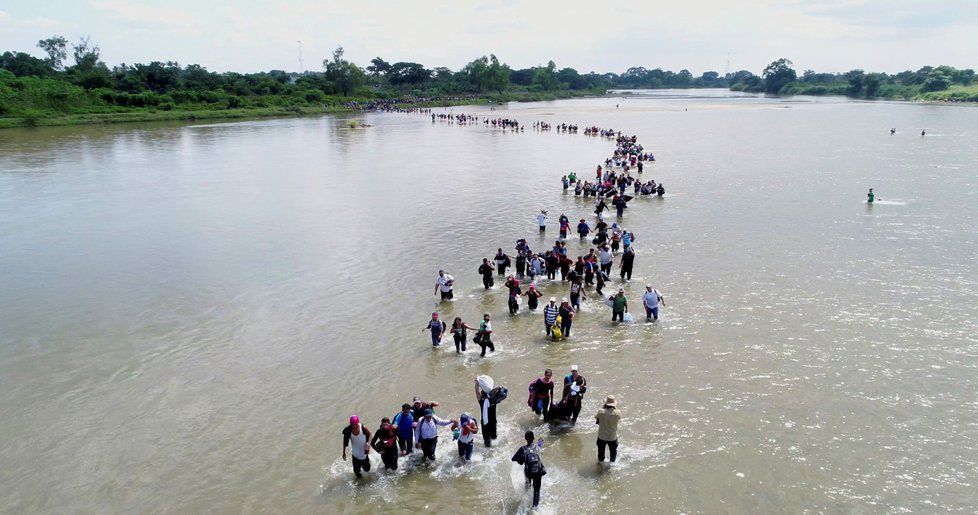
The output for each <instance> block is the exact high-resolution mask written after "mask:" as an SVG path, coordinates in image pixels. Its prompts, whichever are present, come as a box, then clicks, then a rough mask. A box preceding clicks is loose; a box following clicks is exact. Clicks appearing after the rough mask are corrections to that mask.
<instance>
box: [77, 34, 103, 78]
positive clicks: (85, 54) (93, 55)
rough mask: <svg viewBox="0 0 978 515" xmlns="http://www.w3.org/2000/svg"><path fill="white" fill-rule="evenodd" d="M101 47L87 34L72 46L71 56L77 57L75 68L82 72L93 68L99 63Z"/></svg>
mask: <svg viewBox="0 0 978 515" xmlns="http://www.w3.org/2000/svg"><path fill="white" fill-rule="evenodd" d="M100 51H101V49H100V48H99V46H98V45H97V44H95V43H92V40H91V39H90V38H89V37H88V36H85V37H83V38H81V39H80V40H78V43H76V44H74V45H72V46H71V56H72V57H73V58H74V59H75V69H76V70H78V71H81V72H87V71H91V70H93V69H94V68H95V67H96V66H97V65H98V63H99V52H100Z"/></svg>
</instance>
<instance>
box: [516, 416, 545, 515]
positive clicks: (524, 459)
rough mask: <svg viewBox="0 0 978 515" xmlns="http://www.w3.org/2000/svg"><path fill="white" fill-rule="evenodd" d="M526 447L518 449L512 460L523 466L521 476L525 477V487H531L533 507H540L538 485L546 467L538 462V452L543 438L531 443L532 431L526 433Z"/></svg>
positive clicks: (541, 446)
mask: <svg viewBox="0 0 978 515" xmlns="http://www.w3.org/2000/svg"><path fill="white" fill-rule="evenodd" d="M523 436H524V437H525V438H526V445H524V446H522V447H520V448H519V449H518V450H517V451H516V454H514V455H513V460H512V461H515V462H516V463H519V464H520V465H523V474H524V475H525V476H526V485H527V486H530V485H531V484H532V485H533V507H534V508H535V507H537V506H539V505H540V483H541V480H542V479H543V476H545V475H546V474H547V467H544V466H543V461H541V460H540V450H541V449H543V438H541V439H540V440H539V441H537V442H536V443H535V444H534V443H533V440H534V438H535V437H534V435H533V431H527V432H526V434H525V435H523Z"/></svg>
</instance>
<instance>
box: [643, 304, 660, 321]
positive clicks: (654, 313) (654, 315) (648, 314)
mask: <svg viewBox="0 0 978 515" xmlns="http://www.w3.org/2000/svg"><path fill="white" fill-rule="evenodd" d="M645 318H646V319H650V318H651V319H652V320H658V319H659V306H656V307H654V308H650V307H648V306H645Z"/></svg>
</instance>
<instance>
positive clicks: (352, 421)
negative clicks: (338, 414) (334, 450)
mask: <svg viewBox="0 0 978 515" xmlns="http://www.w3.org/2000/svg"><path fill="white" fill-rule="evenodd" d="M359 423H360V417H358V416H356V415H353V416H352V417H350V425H351V426H355V425H357V424H359Z"/></svg>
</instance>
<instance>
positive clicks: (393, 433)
mask: <svg viewBox="0 0 978 515" xmlns="http://www.w3.org/2000/svg"><path fill="white" fill-rule="evenodd" d="M370 446H371V447H373V448H374V450H375V451H377V452H378V453H379V454H380V460H381V461H383V462H384V468H386V469H387V470H397V429H396V428H395V427H394V425H393V424H391V419H389V418H387V417H384V418H382V419H381V420H380V429H378V430H377V432H376V433H374V437H373V438H372V439H371V440H370Z"/></svg>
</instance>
